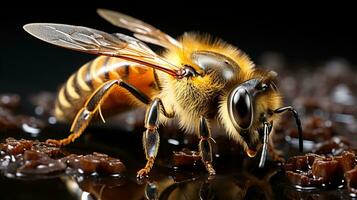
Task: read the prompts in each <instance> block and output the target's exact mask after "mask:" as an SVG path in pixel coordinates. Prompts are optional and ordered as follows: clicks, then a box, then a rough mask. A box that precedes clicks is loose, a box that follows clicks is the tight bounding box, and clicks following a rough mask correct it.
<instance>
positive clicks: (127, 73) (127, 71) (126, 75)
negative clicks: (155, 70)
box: [123, 64, 130, 78]
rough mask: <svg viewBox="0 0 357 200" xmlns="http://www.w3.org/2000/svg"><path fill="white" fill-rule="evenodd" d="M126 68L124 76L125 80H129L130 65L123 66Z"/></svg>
mask: <svg viewBox="0 0 357 200" xmlns="http://www.w3.org/2000/svg"><path fill="white" fill-rule="evenodd" d="M123 67H124V75H123V78H128V77H129V71H130V70H129V67H130V65H128V64H126V65H124V66H123Z"/></svg>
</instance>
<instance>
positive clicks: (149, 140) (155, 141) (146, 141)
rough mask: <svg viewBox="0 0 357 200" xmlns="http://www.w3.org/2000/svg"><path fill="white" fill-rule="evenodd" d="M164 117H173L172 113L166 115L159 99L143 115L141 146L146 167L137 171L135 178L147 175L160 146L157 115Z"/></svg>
mask: <svg viewBox="0 0 357 200" xmlns="http://www.w3.org/2000/svg"><path fill="white" fill-rule="evenodd" d="M161 111H162V112H163V114H164V115H165V116H166V117H169V118H171V117H173V115H174V114H173V113H167V112H166V110H165V108H164V107H163V104H162V102H161V100H160V99H159V98H155V99H154V100H153V101H152V102H151V103H150V105H149V107H148V109H147V111H146V115H145V128H146V131H145V132H144V134H143V145H144V150H145V155H146V160H147V162H146V165H145V167H144V168H142V169H141V170H139V171H138V173H137V176H138V177H139V178H142V177H144V176H146V175H147V174H149V172H150V171H151V169H152V167H153V166H154V161H155V158H156V155H157V151H158V149H159V144H160V135H159V133H158V131H157V129H158V127H159V114H160V112H161Z"/></svg>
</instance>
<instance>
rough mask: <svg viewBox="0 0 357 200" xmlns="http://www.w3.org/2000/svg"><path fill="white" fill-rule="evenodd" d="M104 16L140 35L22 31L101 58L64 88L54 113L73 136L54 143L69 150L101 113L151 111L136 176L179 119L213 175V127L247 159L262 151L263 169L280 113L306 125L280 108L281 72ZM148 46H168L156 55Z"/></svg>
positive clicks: (197, 38)
mask: <svg viewBox="0 0 357 200" xmlns="http://www.w3.org/2000/svg"><path fill="white" fill-rule="evenodd" d="M98 13H99V15H100V16H101V17H103V18H104V19H106V20H107V21H109V22H110V23H112V24H113V25H116V26H118V27H121V28H125V29H128V30H130V31H132V32H133V33H134V37H135V38H134V37H130V36H127V35H123V34H120V33H115V34H108V33H105V32H103V31H99V30H95V29H92V28H87V27H81V26H72V25H64V24H52V23H32V24H27V25H25V26H24V29H25V30H26V31H27V32H28V33H30V34H31V35H33V36H35V37H37V38H39V39H41V40H44V41H46V42H48V43H51V44H54V45H57V46H61V47H65V48H69V49H72V50H76V51H82V52H86V53H90V54H96V55H100V56H99V57H98V58H96V59H94V60H93V61H90V62H89V63H87V64H85V65H84V66H82V67H81V68H80V69H79V70H78V71H77V72H76V73H74V74H73V75H72V76H71V77H70V78H69V79H68V81H67V83H66V84H65V85H64V86H63V87H62V88H61V89H60V91H59V94H58V99H57V102H56V108H55V116H56V117H57V118H58V119H60V120H63V121H72V126H71V129H70V133H71V134H70V135H69V136H68V137H67V138H64V139H61V140H53V139H52V140H48V142H50V143H55V144H57V145H67V144H69V143H71V142H73V141H74V140H75V139H76V138H78V137H79V136H80V135H81V134H82V133H83V131H84V130H85V128H86V127H87V126H88V124H89V123H90V121H91V120H92V118H93V117H94V116H95V115H96V114H97V113H98V114H99V115H100V117H101V118H102V119H103V121H104V118H103V114H104V115H109V114H116V113H119V112H121V111H123V110H125V109H130V108H133V107H139V106H146V107H147V110H146V115H145V128H146V131H145V132H144V133H143V146H144V150H145V155H146V159H147V163H146V165H145V167H144V168H142V169H141V170H139V171H138V173H137V174H138V176H139V177H143V176H146V175H148V174H149V172H150V170H151V169H152V167H153V165H154V160H155V157H156V155H157V152H158V149H159V141H160V136H159V133H158V127H159V125H160V124H165V123H166V122H167V121H168V120H170V119H173V118H174V119H177V120H178V121H179V125H180V126H181V128H183V129H184V130H186V132H188V133H194V134H197V136H198V137H199V138H200V142H199V151H200V154H201V156H202V162H203V163H204V165H205V167H206V169H207V171H208V173H209V175H214V174H215V173H216V172H215V170H214V167H213V165H212V143H213V142H214V139H213V138H212V137H211V131H210V126H212V124H215V123H217V124H219V125H221V126H222V128H223V129H224V130H225V132H226V133H227V134H228V136H229V137H230V138H231V139H233V140H234V141H236V142H237V143H238V144H240V145H242V146H243V148H244V151H245V152H246V153H247V155H248V156H250V157H254V156H255V155H256V154H257V152H258V151H259V150H260V149H262V153H261V157H260V162H259V166H260V167H263V166H264V163H265V160H266V155H267V152H268V146H269V147H270V148H269V150H270V151H269V152H271V153H272V156H273V157H276V153H275V151H274V147H273V144H272V142H271V140H269V135H270V133H271V132H272V129H273V121H275V120H278V119H279V115H278V114H279V113H282V112H284V111H291V112H292V113H293V115H294V117H295V120H296V124H297V127H298V132H299V148H300V151H301V150H302V145H303V143H302V142H303V141H302V131H301V123H300V119H299V117H298V114H297V112H296V111H295V110H294V109H293V107H291V106H287V107H282V97H281V94H280V92H279V91H278V88H277V86H276V79H277V74H276V73H275V72H273V71H268V70H263V69H258V68H255V65H254V64H253V62H252V61H251V60H250V58H249V57H248V56H247V55H246V54H245V53H243V52H242V51H241V50H239V49H238V48H236V47H235V46H233V45H231V44H228V43H226V42H224V41H223V40H221V39H214V38H213V37H211V36H209V35H199V34H195V33H185V34H183V35H182V36H181V37H179V38H178V39H174V38H172V37H170V36H169V35H167V34H165V33H163V32H162V31H160V30H159V29H157V28H155V27H153V26H151V25H149V24H147V23H145V22H143V21H140V20H138V19H135V18H132V17H130V16H127V15H124V14H122V13H118V12H114V11H110V10H105V9H98ZM144 42H147V43H151V44H154V45H158V46H160V47H163V48H165V51H164V52H163V53H162V54H161V55H158V54H157V53H155V52H154V51H152V50H151V49H150V48H149V47H148V46H147V45H146V44H145V43H144Z"/></svg>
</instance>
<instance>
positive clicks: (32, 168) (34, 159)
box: [0, 138, 125, 175]
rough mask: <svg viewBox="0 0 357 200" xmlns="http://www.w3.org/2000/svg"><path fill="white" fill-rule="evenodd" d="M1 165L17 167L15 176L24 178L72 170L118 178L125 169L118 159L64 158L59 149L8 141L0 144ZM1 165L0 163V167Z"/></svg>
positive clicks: (106, 156) (96, 156) (104, 155)
mask: <svg viewBox="0 0 357 200" xmlns="http://www.w3.org/2000/svg"><path fill="white" fill-rule="evenodd" d="M0 150H1V152H2V153H1V155H2V158H1V159H0V162H6V163H8V162H9V161H10V158H14V159H15V160H11V162H12V163H18V166H17V169H16V173H21V174H25V175H39V174H42V175H44V174H51V173H55V172H64V171H65V169H67V168H71V169H72V170H74V171H76V172H80V173H83V174H91V173H94V172H96V173H102V174H118V173H122V172H124V171H125V165H124V164H123V163H122V162H121V161H120V160H119V159H117V158H112V157H109V156H108V155H106V154H100V153H96V152H95V153H93V154H89V155H76V154H71V155H69V156H65V155H64V154H63V153H62V152H61V149H60V147H58V146H55V145H53V144H48V143H44V142H39V141H31V140H24V139H21V140H16V139H14V138H8V139H6V140H5V143H2V144H0ZM0 165H1V163H0Z"/></svg>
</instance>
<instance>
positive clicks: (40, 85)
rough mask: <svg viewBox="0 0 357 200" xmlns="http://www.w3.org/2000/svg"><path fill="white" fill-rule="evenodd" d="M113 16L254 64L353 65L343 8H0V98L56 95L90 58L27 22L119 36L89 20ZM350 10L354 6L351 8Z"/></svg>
mask: <svg viewBox="0 0 357 200" xmlns="http://www.w3.org/2000/svg"><path fill="white" fill-rule="evenodd" d="M96 8H107V9H112V10H117V11H120V12H123V13H126V14H128V15H131V16H134V17H136V18H138V19H142V20H143V21H146V22H148V23H150V24H153V25H154V26H156V27H158V28H160V29H161V30H163V31H164V32H167V33H168V34H170V35H172V36H175V37H176V36H179V35H180V34H182V33H183V32H184V31H200V32H207V33H211V34H212V35H214V36H218V37H220V38H223V39H224V40H226V41H228V42H230V43H232V44H234V45H236V46H238V47H239V48H240V49H242V50H243V51H245V52H247V53H248V54H249V55H250V56H251V57H252V59H253V60H255V61H256V62H257V63H258V64H260V60H261V59H260V58H261V57H262V55H264V54H265V53H266V52H278V53H281V55H282V56H283V57H284V58H285V60H286V62H287V63H291V64H292V65H296V64H299V66H306V67H313V66H317V65H319V64H321V63H324V62H326V61H329V60H331V59H335V58H343V59H346V60H347V61H348V62H349V63H350V64H351V66H354V65H355V64H356V63H357V57H356V56H355V54H356V52H357V48H356V44H357V38H356V35H357V34H356V33H357V32H356V30H355V29H354V28H355V26H356V17H355V16H354V14H353V11H350V9H348V8H349V6H348V5H336V3H334V4H332V5H329V8H326V5H317V6H315V7H312V6H311V5H310V4H305V5H296V4H294V3H289V4H288V5H281V4H280V3H279V4H276V5H273V4H270V5H262V4H261V3H258V4H252V5H244V4H241V3H239V2H236V3H233V2H232V3H227V2H223V1H216V2H212V1H206V2H195V3H193V2H183V1H166V2H157V1H152V2H148V1H145V3H141V2H140V1H120V0H116V1H101V2H98V1H83V2H80V1H74V0H73V1H46V2H43V3H40V2H34V1H31V2H26V3H23V2H17V1H16V2H15V1H14V2H9V5H5V4H4V5H2V6H1V13H0V15H1V20H2V23H1V26H2V27H1V37H0V40H1V41H0V44H1V54H0V56H1V57H0V92H1V93H4V92H19V93H25V94H27V93H32V92H38V91H41V90H50V91H55V90H56V89H57V88H58V87H59V85H60V84H61V83H63V82H64V81H65V80H66V79H67V77H69V75H70V74H71V73H73V72H74V71H75V70H77V69H78V68H79V67H80V66H81V65H82V64H84V63H85V62H87V61H89V60H90V59H92V58H94V56H92V55H86V54H83V53H78V52H74V51H70V50H66V49H62V48H58V47H54V46H51V45H49V44H46V43H44V42H42V41H40V40H38V39H35V38H34V37H32V36H30V35H28V34H27V33H25V31H24V30H23V29H22V26H23V25H24V24H26V23H31V22H54V23H65V24H74V25H82V26H88V27H92V28H96V29H100V30H104V31H106V32H123V33H128V32H126V31H123V30H122V29H120V28H117V27H114V26H112V25H110V24H109V23H108V22H106V21H104V20H103V19H101V18H100V17H99V16H98V15H97V14H96ZM350 8H352V9H353V7H350Z"/></svg>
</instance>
